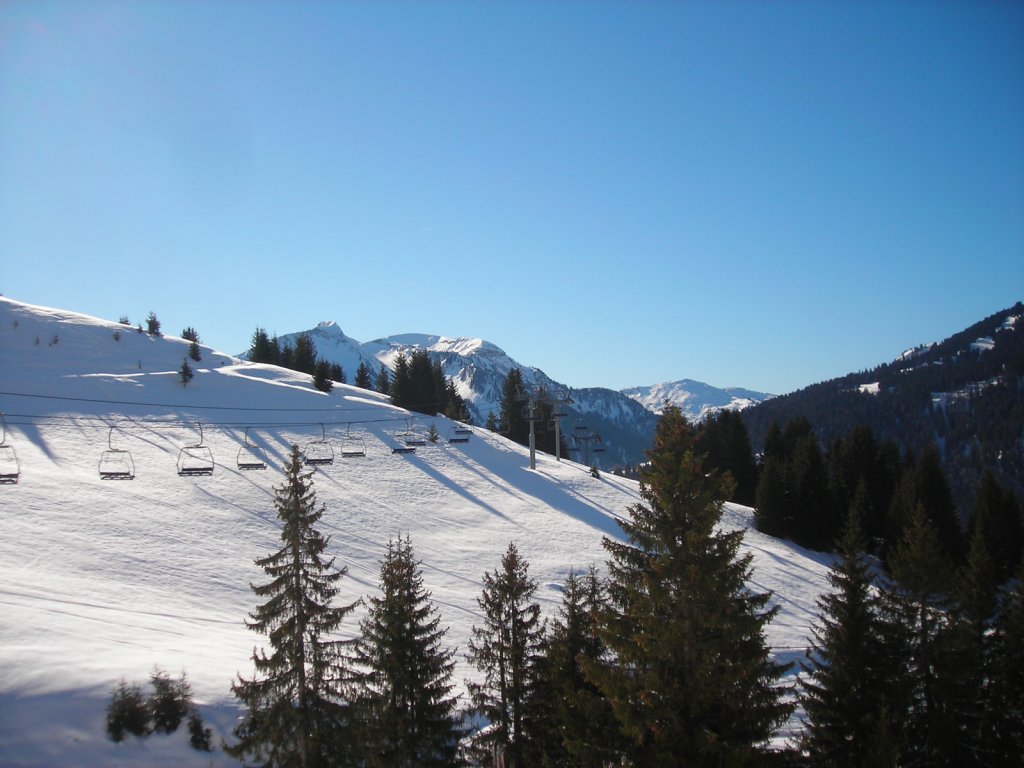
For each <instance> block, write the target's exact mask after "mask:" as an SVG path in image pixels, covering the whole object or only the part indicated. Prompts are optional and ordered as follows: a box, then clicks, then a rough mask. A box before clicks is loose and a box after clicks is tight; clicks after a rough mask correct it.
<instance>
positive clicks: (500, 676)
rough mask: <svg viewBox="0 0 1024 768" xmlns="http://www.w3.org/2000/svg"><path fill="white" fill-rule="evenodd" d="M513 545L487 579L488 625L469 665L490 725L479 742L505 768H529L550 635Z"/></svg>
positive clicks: (475, 696) (475, 632)
mask: <svg viewBox="0 0 1024 768" xmlns="http://www.w3.org/2000/svg"><path fill="white" fill-rule="evenodd" d="M528 569H529V566H528V564H527V562H526V560H524V559H523V558H522V557H521V556H520V554H519V550H518V549H517V548H516V546H515V544H513V543H510V544H509V545H508V549H507V550H506V551H505V554H504V555H503V556H502V558H501V567H500V568H499V569H496V570H495V571H494V572H493V573H485V574H484V577H483V581H484V588H483V592H482V594H481V596H480V597H479V598H478V599H477V604H478V605H479V606H480V610H481V611H482V612H483V625H482V626H476V625H474V626H473V628H472V636H471V637H470V640H469V653H468V654H467V659H468V660H469V661H470V662H471V663H473V664H474V665H475V666H476V668H477V669H478V670H480V672H482V673H483V676H484V678H483V681H482V682H472V681H467V683H466V687H467V689H468V690H469V695H470V699H471V700H472V702H473V706H474V709H475V710H476V711H477V712H478V713H479V714H480V715H482V716H483V717H484V718H486V720H487V721H488V722H489V723H490V726H489V729H488V730H487V732H486V733H484V734H481V735H480V736H479V737H478V738H477V747H478V750H482V751H483V753H484V754H499V755H503V759H504V763H503V765H504V766H505V768H527V764H526V763H525V762H524V760H523V757H524V753H525V750H526V743H525V742H526V740H527V738H528V734H527V732H526V726H527V723H528V722H529V717H528V714H527V707H528V701H529V698H530V691H531V687H532V685H533V683H534V676H535V667H536V662H537V657H538V655H539V653H540V648H541V643H542V639H543V635H544V624H543V622H542V621H541V618H540V605H539V604H538V603H537V602H536V601H535V600H534V593H535V592H536V591H537V582H536V581H534V580H533V579H531V578H530V576H529V574H528Z"/></svg>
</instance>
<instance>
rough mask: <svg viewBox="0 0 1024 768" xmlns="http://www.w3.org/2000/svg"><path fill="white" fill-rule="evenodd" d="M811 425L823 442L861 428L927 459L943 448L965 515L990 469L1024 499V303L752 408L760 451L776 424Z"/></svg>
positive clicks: (747, 414) (749, 416)
mask: <svg viewBox="0 0 1024 768" xmlns="http://www.w3.org/2000/svg"><path fill="white" fill-rule="evenodd" d="M797 417H803V418H806V419H807V420H808V421H809V422H810V423H811V425H812V426H813V427H814V429H815V430H816V432H817V434H818V437H819V439H820V440H821V443H822V445H826V446H827V445H828V444H829V443H830V442H831V441H832V440H834V439H835V438H837V437H840V436H842V435H845V434H846V433H847V432H849V431H850V430H851V429H853V428H854V427H857V426H861V425H866V426H869V427H871V430H872V432H873V433H874V435H875V437H876V439H878V440H879V441H883V440H894V441H895V442H896V443H897V444H898V445H899V447H900V448H901V449H902V450H903V451H904V452H907V451H909V452H911V453H913V454H915V455H916V454H918V453H919V452H920V451H921V450H922V449H923V448H924V447H925V446H927V445H928V444H929V443H935V444H936V445H937V446H938V448H939V451H940V453H941V455H942V457H943V462H944V468H945V471H946V475H947V477H948V479H949V483H950V487H951V489H952V491H953V494H954V497H955V498H956V501H957V504H958V506H959V508H960V511H961V513H963V514H966V513H967V512H969V510H970V508H971V506H972V505H973V503H974V496H975V493H976V490H977V487H978V485H979V482H980V480H981V476H982V474H983V473H984V472H985V470H991V471H992V472H993V473H994V474H995V476H996V479H997V480H998V481H999V483H1000V484H1001V485H1002V486H1003V487H1006V488H1011V489H1013V491H1014V492H1015V493H1016V494H1017V498H1018V499H1024V304H1021V303H1019V302H1018V303H1017V304H1016V305H1014V306H1013V307H1010V308H1009V309H1004V310H1002V311H1000V312H996V313H995V314H993V315H991V316H989V317H987V318H985V319H984V320H982V321H980V322H978V323H975V324H974V325H972V326H970V327H968V328H966V329H964V330H962V331H960V332H959V333H956V334H954V335H953V336H950V337H949V338H948V339H946V340H945V341H942V342H938V343H932V344H924V345H921V346H918V347H914V348H913V349H909V350H907V351H906V352H904V353H903V354H901V355H899V357H897V358H896V359H895V360H893V361H892V362H890V363H884V364H882V365H879V366H877V367H876V368H873V369H871V370H869V371H862V372H859V373H851V374H848V375H846V376H843V377H841V378H837V379H832V380H830V381H826V382H822V383H820V384H813V385H811V386H809V387H805V388H804V389H801V390H798V391H796V392H792V393H790V394H787V395H783V396H781V397H776V398H773V399H771V400H767V401H765V402H763V403H760V404H758V405H757V406H755V407H753V408H748V409H746V410H744V411H743V421H744V422H745V423H746V425H747V429H748V431H749V433H750V439H751V442H752V443H753V445H754V449H755V450H760V449H761V447H762V446H763V445H764V438H765V435H766V434H767V432H768V429H769V428H770V426H771V424H772V423H773V422H776V423H778V424H779V425H780V426H785V424H786V423H788V422H789V421H790V420H791V419H794V418H797Z"/></svg>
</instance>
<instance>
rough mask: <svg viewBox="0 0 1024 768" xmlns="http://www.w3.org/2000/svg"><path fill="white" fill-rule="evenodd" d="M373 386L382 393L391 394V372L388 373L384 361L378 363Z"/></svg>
mask: <svg viewBox="0 0 1024 768" xmlns="http://www.w3.org/2000/svg"><path fill="white" fill-rule="evenodd" d="M373 388H374V389H375V390H377V391H378V392H380V393H381V394H382V395H390V394H391V374H389V373H388V369H387V368H386V367H385V366H384V363H381V364H380V370H379V371H377V376H376V377H375V378H374V380H373Z"/></svg>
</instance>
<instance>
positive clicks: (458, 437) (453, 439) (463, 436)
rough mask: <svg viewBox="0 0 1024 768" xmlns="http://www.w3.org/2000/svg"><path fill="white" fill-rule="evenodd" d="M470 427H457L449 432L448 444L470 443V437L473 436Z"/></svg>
mask: <svg viewBox="0 0 1024 768" xmlns="http://www.w3.org/2000/svg"><path fill="white" fill-rule="evenodd" d="M472 434H473V433H472V431H470V429H469V427H466V426H462V425H459V426H455V427H452V428H451V429H450V430H448V442H449V443H468V442H469V437H470V435H472Z"/></svg>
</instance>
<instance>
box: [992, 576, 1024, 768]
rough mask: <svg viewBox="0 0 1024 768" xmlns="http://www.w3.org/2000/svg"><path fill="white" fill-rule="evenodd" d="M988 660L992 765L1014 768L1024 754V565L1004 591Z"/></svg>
mask: <svg viewBox="0 0 1024 768" xmlns="http://www.w3.org/2000/svg"><path fill="white" fill-rule="evenodd" d="M991 647H992V653H991V656H990V657H989V659H988V665H987V671H988V675H987V677H988V680H989V693H988V698H989V708H990V711H991V712H992V714H993V716H994V718H993V719H994V722H993V727H992V730H991V731H990V733H989V734H988V735H989V739H990V744H991V747H992V751H991V763H990V764H991V765H993V766H1015V765H1019V764H1020V756H1021V755H1022V754H1024V561H1022V562H1021V565H1020V567H1019V569H1018V570H1017V573H1016V578H1015V579H1012V580H1011V581H1010V582H1009V583H1008V585H1007V586H1006V587H1005V588H1004V591H1003V593H1002V595H1001V597H1000V601H999V612H998V615H997V618H996V621H995V625H994V627H993V632H992V637H991Z"/></svg>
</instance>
